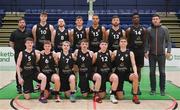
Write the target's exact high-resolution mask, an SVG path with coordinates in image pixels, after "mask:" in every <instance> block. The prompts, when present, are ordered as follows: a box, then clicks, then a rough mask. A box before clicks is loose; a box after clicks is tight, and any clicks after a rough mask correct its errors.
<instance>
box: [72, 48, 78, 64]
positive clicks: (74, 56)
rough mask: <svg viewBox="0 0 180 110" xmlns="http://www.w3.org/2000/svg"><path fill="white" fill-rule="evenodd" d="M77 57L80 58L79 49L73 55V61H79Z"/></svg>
mask: <svg viewBox="0 0 180 110" xmlns="http://www.w3.org/2000/svg"><path fill="white" fill-rule="evenodd" d="M77 56H78V49H76V50H75V51H74V53H73V54H72V57H73V60H74V61H76V60H77Z"/></svg>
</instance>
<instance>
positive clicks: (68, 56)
mask: <svg viewBox="0 0 180 110" xmlns="http://www.w3.org/2000/svg"><path fill="white" fill-rule="evenodd" d="M62 49H63V50H62V52H58V53H57V56H58V67H59V76H60V81H61V91H64V92H65V95H66V96H70V101H71V102H75V101H76V99H75V85H76V84H75V75H74V73H73V65H74V61H73V58H74V54H72V53H70V52H69V50H70V42H69V41H64V42H63V44H62Z"/></svg>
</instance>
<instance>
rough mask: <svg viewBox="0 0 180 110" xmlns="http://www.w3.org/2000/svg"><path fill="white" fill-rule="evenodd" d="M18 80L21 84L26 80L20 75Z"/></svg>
mask: <svg viewBox="0 0 180 110" xmlns="http://www.w3.org/2000/svg"><path fill="white" fill-rule="evenodd" d="M18 81H19V84H20V85H23V82H24V80H23V79H22V77H18Z"/></svg>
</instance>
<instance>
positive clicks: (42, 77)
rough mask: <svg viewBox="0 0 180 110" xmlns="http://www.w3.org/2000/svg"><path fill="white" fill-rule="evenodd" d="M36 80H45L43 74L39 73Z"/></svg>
mask: <svg viewBox="0 0 180 110" xmlns="http://www.w3.org/2000/svg"><path fill="white" fill-rule="evenodd" d="M38 79H40V80H47V77H46V75H44V74H43V73H40V74H39V76H38Z"/></svg>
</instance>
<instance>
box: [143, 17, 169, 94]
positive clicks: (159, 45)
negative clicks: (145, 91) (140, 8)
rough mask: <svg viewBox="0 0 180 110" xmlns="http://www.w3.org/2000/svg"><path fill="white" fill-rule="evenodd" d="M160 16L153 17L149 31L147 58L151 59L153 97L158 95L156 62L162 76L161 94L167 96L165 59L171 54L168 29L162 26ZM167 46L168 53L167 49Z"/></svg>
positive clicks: (146, 49)
mask: <svg viewBox="0 0 180 110" xmlns="http://www.w3.org/2000/svg"><path fill="white" fill-rule="evenodd" d="M160 21H161V20H160V16H159V15H157V14H155V15H153V17H152V26H151V27H149V28H148V29H147V37H146V46H145V58H149V67H150V86H151V92H150V94H151V95H155V94H156V76H155V71H156V62H158V67H159V74H160V83H159V86H160V93H161V95H162V96H164V95H165V80H166V74H165V59H166V57H169V56H170V55H171V54H170V53H171V40H170V37H169V32H168V29H167V27H165V26H162V25H161V24H160ZM166 45H167V52H165V48H166Z"/></svg>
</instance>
